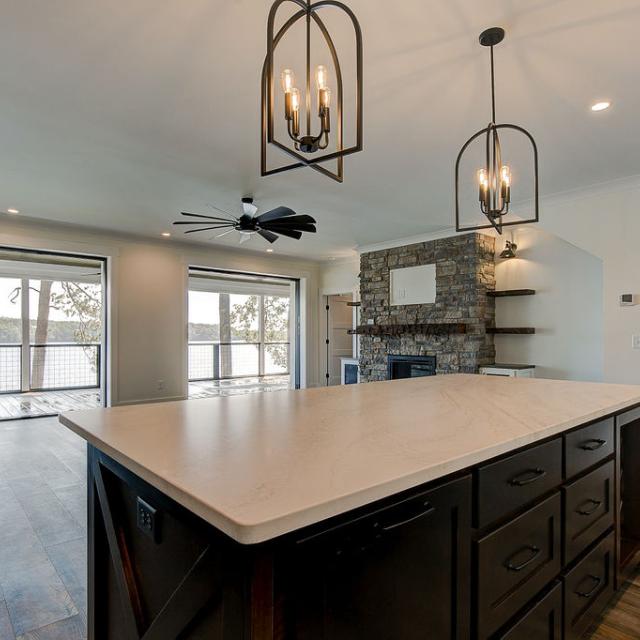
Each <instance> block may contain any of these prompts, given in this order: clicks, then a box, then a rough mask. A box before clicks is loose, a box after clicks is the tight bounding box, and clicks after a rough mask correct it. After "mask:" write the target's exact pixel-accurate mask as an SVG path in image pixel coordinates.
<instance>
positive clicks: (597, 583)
mask: <svg viewBox="0 0 640 640" xmlns="http://www.w3.org/2000/svg"><path fill="white" fill-rule="evenodd" d="M587 577H588V578H591V580H593V588H592V589H591V590H590V591H576V592H575V594H576V595H577V596H580V597H581V598H590V597H591V596H592V595H593V594H594V593H595V592H596V589H597V588H598V587H599V586H600V584H601V583H602V578H598V576H594V575H592V574H589V575H588V576H587Z"/></svg>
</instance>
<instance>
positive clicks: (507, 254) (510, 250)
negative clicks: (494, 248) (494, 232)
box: [500, 240, 518, 259]
mask: <svg viewBox="0 0 640 640" xmlns="http://www.w3.org/2000/svg"><path fill="white" fill-rule="evenodd" d="M517 249H518V245H517V244H516V243H515V242H511V240H507V241H506V242H505V244H504V249H503V250H502V253H501V254H500V257H501V258H503V259H508V258H516V257H517V256H516V250H517Z"/></svg>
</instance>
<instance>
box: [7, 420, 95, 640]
mask: <svg viewBox="0 0 640 640" xmlns="http://www.w3.org/2000/svg"><path fill="white" fill-rule="evenodd" d="M86 572H87V571H86V453H85V445H84V442H83V441H82V440H81V439H80V438H78V437H77V436H76V435H74V434H73V433H71V432H70V431H69V430H67V429H65V428H64V427H62V426H61V425H59V424H58V420H57V418H39V419H34V420H16V421H13V422H1V423H0V640H14V639H15V638H18V639H19V640H80V639H84V638H85V637H86V593H87V579H86Z"/></svg>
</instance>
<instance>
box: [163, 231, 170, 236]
mask: <svg viewBox="0 0 640 640" xmlns="http://www.w3.org/2000/svg"><path fill="white" fill-rule="evenodd" d="M162 237H163V238H170V237H171V234H170V233H169V232H168V231H163V232H162Z"/></svg>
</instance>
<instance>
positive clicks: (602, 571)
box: [563, 533, 614, 640]
mask: <svg viewBox="0 0 640 640" xmlns="http://www.w3.org/2000/svg"><path fill="white" fill-rule="evenodd" d="M613 550H614V534H613V533H610V534H609V535H608V536H607V537H606V538H605V539H604V540H602V542H600V544H598V546H597V547H596V548H595V549H593V551H591V552H590V553H589V554H588V555H587V556H586V557H585V558H584V559H583V560H581V561H580V562H579V563H578V564H577V565H576V567H575V568H573V569H572V570H571V571H569V573H567V575H566V576H565V577H564V580H563V582H564V602H565V613H564V633H565V635H564V637H565V640H579V639H580V638H582V636H583V634H584V633H585V632H586V631H587V630H588V629H589V627H590V626H591V625H592V624H593V622H594V621H595V620H596V618H597V616H598V615H599V614H600V613H601V612H602V609H603V608H604V606H605V605H606V603H607V602H608V601H609V599H610V598H611V596H612V595H613V591H614V586H613V570H614V569H613V567H614V552H613Z"/></svg>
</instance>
